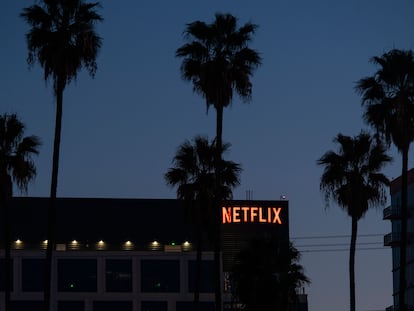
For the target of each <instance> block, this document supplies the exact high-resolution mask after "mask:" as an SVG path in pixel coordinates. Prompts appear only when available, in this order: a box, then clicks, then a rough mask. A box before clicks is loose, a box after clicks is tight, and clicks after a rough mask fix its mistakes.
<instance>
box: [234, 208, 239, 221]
mask: <svg viewBox="0 0 414 311" xmlns="http://www.w3.org/2000/svg"><path fill="white" fill-rule="evenodd" d="M233 222H240V207H233Z"/></svg>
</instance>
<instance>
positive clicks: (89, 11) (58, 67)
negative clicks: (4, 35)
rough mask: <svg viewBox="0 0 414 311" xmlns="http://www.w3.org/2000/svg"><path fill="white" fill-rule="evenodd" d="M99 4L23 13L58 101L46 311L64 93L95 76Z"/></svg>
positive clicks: (58, 4) (75, 2) (61, 0)
mask: <svg viewBox="0 0 414 311" xmlns="http://www.w3.org/2000/svg"><path fill="white" fill-rule="evenodd" d="M98 6H99V3H97V2H96V3H87V2H85V1H83V0H43V1H40V2H39V4H35V5H33V6H31V7H27V8H24V9H23V12H22V13H21V16H22V17H23V18H24V20H25V21H26V22H27V23H28V24H29V25H30V26H31V29H30V30H29V32H28V33H27V35H26V38H27V46H28V50H29V56H28V63H29V65H33V64H34V63H36V62H38V63H39V64H40V66H42V67H43V71H44V79H45V81H48V80H52V81H53V90H54V95H55V97H56V121H55V137H54V142H53V164H52V178H51V186H50V208H49V213H48V214H49V216H48V217H49V220H48V221H49V229H48V245H47V255H46V262H47V264H46V266H47V267H46V274H47V276H46V282H45V310H49V309H50V289H51V282H52V253H53V248H54V244H55V240H54V226H55V210H54V209H55V201H56V193H57V183H58V169H59V150H60V137H61V128H62V108H63V105H62V104H63V91H64V89H65V87H66V86H67V85H68V84H69V83H70V82H71V81H72V80H74V79H76V77H77V74H78V72H79V71H80V70H81V69H82V68H83V67H85V68H86V69H87V70H88V72H89V73H90V75H91V76H92V77H93V76H94V75H95V72H96V69H97V64H96V57H97V54H98V51H99V49H100V47H101V38H100V37H99V36H98V35H97V34H96V32H95V23H96V22H99V21H101V20H102V17H101V16H100V15H99V14H98V13H97V12H96V9H97V7H98Z"/></svg>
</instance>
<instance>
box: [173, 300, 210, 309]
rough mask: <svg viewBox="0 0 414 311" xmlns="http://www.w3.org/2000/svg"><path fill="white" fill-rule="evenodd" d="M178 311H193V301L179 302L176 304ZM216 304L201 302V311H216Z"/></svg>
mask: <svg viewBox="0 0 414 311" xmlns="http://www.w3.org/2000/svg"><path fill="white" fill-rule="evenodd" d="M175 310H176V311H193V310H194V302H193V301H178V302H177V304H176V308H175ZM214 310H215V308H214V302H210V301H200V302H199V311H214Z"/></svg>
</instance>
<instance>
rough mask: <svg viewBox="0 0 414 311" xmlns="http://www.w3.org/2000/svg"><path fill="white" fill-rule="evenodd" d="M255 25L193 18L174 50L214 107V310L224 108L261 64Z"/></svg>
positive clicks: (248, 87)
mask: <svg viewBox="0 0 414 311" xmlns="http://www.w3.org/2000/svg"><path fill="white" fill-rule="evenodd" d="M256 28H257V25H254V24H252V23H246V24H244V25H243V26H241V27H240V28H238V26H237V19H236V18H235V17H234V16H232V15H230V14H219V13H217V14H216V16H215V20H214V21H213V22H212V23H210V24H206V23H205V22H202V21H195V22H192V23H189V24H187V27H186V29H185V36H186V39H187V40H188V43H186V44H184V45H183V46H182V47H180V48H179V49H177V51H176V56H177V57H180V58H182V59H183V62H182V65H181V73H182V77H183V79H184V80H187V81H191V83H192V84H193V89H194V91H195V92H197V93H198V94H200V95H201V96H203V97H204V98H205V99H206V105H207V109H208V108H209V107H210V106H213V107H214V108H215V110H216V116H217V120H216V146H217V151H216V155H215V171H216V174H217V176H216V190H215V204H216V205H217V206H216V213H217V216H216V232H215V236H216V241H215V251H214V262H215V274H216V281H215V295H216V310H217V311H220V310H221V309H222V299H221V288H222V286H221V281H220V275H221V271H220V249H221V243H220V217H219V212H220V211H219V206H218V204H219V202H220V201H221V200H222V195H221V194H220V193H219V192H218V190H219V189H220V185H221V183H220V178H219V176H220V175H221V173H220V166H219V165H220V163H221V161H220V150H221V149H222V148H221V145H222V132H223V110H224V108H225V107H227V106H229V105H230V104H231V103H232V99H233V92H235V93H237V94H238V95H239V97H240V98H241V99H243V100H244V101H249V100H250V98H251V94H252V84H251V82H250V78H251V76H252V74H253V71H254V69H256V68H257V67H258V66H259V65H260V64H261V58H260V56H259V54H258V53H257V52H256V51H255V50H253V49H251V48H249V46H248V44H249V43H250V42H251V40H252V36H253V34H254V32H255V30H256Z"/></svg>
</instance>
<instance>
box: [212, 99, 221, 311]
mask: <svg viewBox="0 0 414 311" xmlns="http://www.w3.org/2000/svg"><path fill="white" fill-rule="evenodd" d="M216 112H217V121H216V156H215V175H216V176H215V177H216V178H215V179H216V185H215V186H216V193H215V202H214V203H215V204H214V207H215V208H214V211H215V213H214V216H215V217H214V220H213V223H214V226H215V228H214V229H215V230H214V232H215V239H214V273H215V276H216V277H215V286H214V287H215V300H216V311H221V310H222V300H221V291H222V290H221V260H220V258H221V256H220V252H221V222H220V203H221V201H222V196H221V190H220V189H221V180H220V177H221V167H220V163H221V149H222V135H223V106H221V105H217V106H216Z"/></svg>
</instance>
